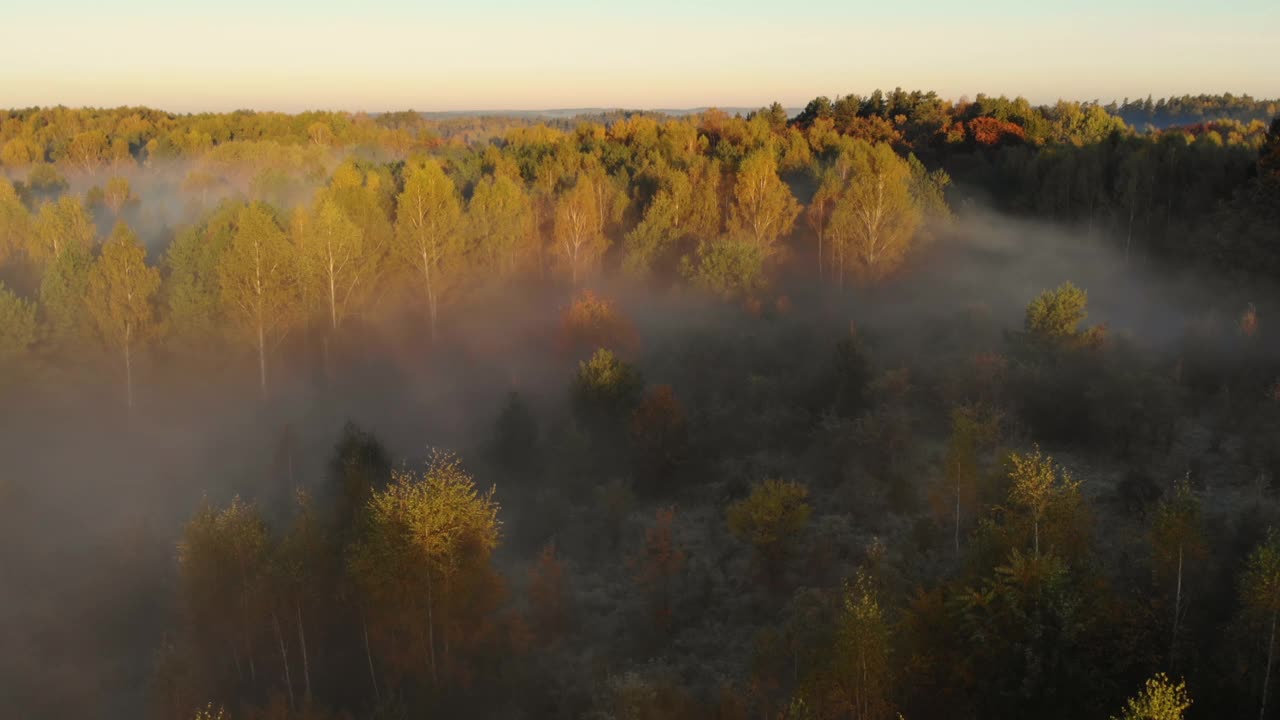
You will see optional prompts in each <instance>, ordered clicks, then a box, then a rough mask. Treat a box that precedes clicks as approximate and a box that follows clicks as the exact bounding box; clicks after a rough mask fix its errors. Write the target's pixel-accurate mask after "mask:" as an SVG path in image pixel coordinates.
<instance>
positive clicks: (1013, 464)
mask: <svg viewBox="0 0 1280 720" xmlns="http://www.w3.org/2000/svg"><path fill="white" fill-rule="evenodd" d="M1009 465H1010V471H1009V479H1010V481H1011V482H1012V486H1011V487H1010V489H1009V499H1010V500H1012V501H1013V504H1014V505H1017V506H1020V507H1021V508H1022V509H1023V510H1025V511H1026V512H1027V515H1028V517H1029V518H1030V520H1031V526H1032V543H1033V548H1034V551H1035V556H1036V557H1039V556H1040V523H1041V521H1042V520H1043V519H1044V516H1045V513H1046V512H1048V510H1049V508H1050V506H1051V505H1052V504H1053V503H1054V502H1055V501H1056V500H1058V499H1059V498H1061V497H1064V496H1067V495H1071V494H1075V493H1076V492H1077V491H1078V488H1079V483H1078V482H1077V481H1075V480H1072V479H1071V476H1070V475H1069V474H1068V473H1067V471H1066V469H1065V468H1058V467H1057V466H1055V465H1054V464H1053V458H1051V457H1049V456H1048V455H1044V454H1042V453H1041V452H1040V448H1038V447H1037V448H1036V449H1035V450H1034V451H1032V452H1031V453H1027V454H1019V453H1012V454H1011V455H1010V456H1009Z"/></svg>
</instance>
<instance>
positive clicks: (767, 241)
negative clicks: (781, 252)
mask: <svg viewBox="0 0 1280 720" xmlns="http://www.w3.org/2000/svg"><path fill="white" fill-rule="evenodd" d="M799 214H800V204H799V203H798V202H796V199H795V196H794V195H792V194H791V189H790V188H788V187H787V184H786V183H784V182H783V181H782V178H780V177H778V163H777V161H776V160H775V159H774V156H773V151H772V150H771V149H769V148H763V149H760V150H756V151H755V152H753V153H751V154H750V155H748V156H747V157H746V158H745V159H743V161H742V164H741V165H740V166H739V167H738V175H737V178H736V180H735V181H734V185H733V204H732V206H730V209H729V230H730V233H731V234H733V235H737V236H738V237H740V238H742V239H744V240H747V241H749V242H751V243H752V244H754V245H755V246H756V247H757V248H759V249H760V250H763V251H764V253H765V255H772V254H773V252H774V245H775V243H777V241H778V238H780V237H782V236H784V235H787V234H788V233H790V232H791V228H792V227H793V226H794V225H795V221H796V217H797V216H798V215H799Z"/></svg>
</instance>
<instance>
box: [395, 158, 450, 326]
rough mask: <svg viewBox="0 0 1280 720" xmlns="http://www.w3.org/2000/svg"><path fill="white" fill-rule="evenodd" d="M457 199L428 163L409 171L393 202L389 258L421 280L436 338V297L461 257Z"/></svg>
mask: <svg viewBox="0 0 1280 720" xmlns="http://www.w3.org/2000/svg"><path fill="white" fill-rule="evenodd" d="M462 221H463V217H462V200H461V199H460V198H459V196H458V191H457V189H456V188H455V187H454V185H453V181H452V180H450V179H449V177H448V176H447V175H445V174H444V170H443V169H442V168H441V167H440V164H439V163H437V162H436V161H434V160H427V161H425V162H423V163H422V164H421V165H420V166H418V167H414V168H412V169H411V170H410V171H409V175H408V177H407V178H406V179H405V184H404V192H402V193H400V197H399V198H398V200H397V203H396V234H395V243H394V246H393V250H392V252H393V254H394V255H395V256H396V257H397V258H399V260H400V261H401V262H402V263H404V264H405V265H407V266H409V267H411V268H413V270H414V272H415V273H416V274H417V276H418V277H419V278H420V279H421V280H422V285H423V290H424V291H425V292H426V295H427V310H428V314H429V317H430V321H431V339H432V340H435V337H436V319H437V317H438V314H439V306H440V296H441V295H442V294H443V293H445V292H447V291H448V290H449V289H450V287H451V285H452V284H453V283H455V282H456V280H457V278H458V275H459V271H460V270H461V269H462V266H463V260H464V257H465V249H466V247H465V236H464V235H463V232H462V230H463V226H462Z"/></svg>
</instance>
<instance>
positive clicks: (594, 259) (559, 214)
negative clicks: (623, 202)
mask: <svg viewBox="0 0 1280 720" xmlns="http://www.w3.org/2000/svg"><path fill="white" fill-rule="evenodd" d="M599 213H600V207H599V204H598V203H597V202H596V190H595V185H594V184H593V183H592V182H591V180H590V179H589V178H587V177H586V176H584V175H579V176H578V180H577V182H575V183H574V185H573V187H571V188H570V189H569V190H568V191H566V192H565V193H564V194H562V195H561V196H560V198H559V200H557V201H556V207H555V221H554V237H555V246H556V255H557V257H558V258H559V259H560V261H561V262H562V263H563V265H564V266H565V268H566V269H567V270H568V272H569V277H570V280H571V281H572V282H573V285H574V287H577V285H578V282H579V280H580V279H581V278H582V277H584V276H585V275H586V274H587V272H589V271H590V270H591V269H593V268H594V267H595V266H596V264H597V263H598V262H599V260H600V258H601V256H603V255H604V251H605V250H606V249H608V247H609V240H608V238H606V237H605V235H604V233H602V232H601V230H600V228H601V221H600V217H599Z"/></svg>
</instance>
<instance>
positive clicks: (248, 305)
mask: <svg viewBox="0 0 1280 720" xmlns="http://www.w3.org/2000/svg"><path fill="white" fill-rule="evenodd" d="M296 275H297V273H296V267H295V265H294V262H293V253H292V251H291V248H290V245H289V240H288V238H287V237H286V236H285V233H284V230H282V229H281V228H280V225H279V223H277V222H276V219H275V217H274V216H273V215H272V213H271V210H270V209H269V208H268V207H267V206H266V205H262V204H260V203H254V204H252V205H248V206H246V207H245V208H243V209H242V210H241V211H240V213H239V215H237V218H236V231H235V234H234V235H233V236H232V238H231V243H230V245H229V246H228V247H227V249H226V252H225V253H223V255H222V257H221V258H220V261H219V265H218V279H219V285H220V289H221V297H222V303H223V306H224V307H225V308H226V313H227V315H228V317H230V318H231V320H232V322H233V324H234V325H235V330H236V331H238V334H239V335H240V336H241V337H242V338H243V339H245V340H247V341H248V344H249V345H250V346H252V347H253V349H254V351H255V352H256V354H257V356H258V384H259V388H260V390H261V393H262V395H263V397H266V394H267V356H268V354H269V353H270V351H271V349H272V348H273V347H274V345H275V344H276V343H277V342H279V340H280V339H282V338H283V337H284V335H285V334H286V333H287V332H288V330H289V325H290V323H291V321H292V314H293V311H294V310H295V302H294V298H295V289H296V285H297V278H296Z"/></svg>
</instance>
